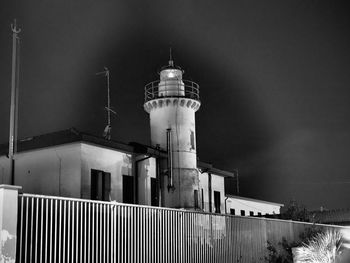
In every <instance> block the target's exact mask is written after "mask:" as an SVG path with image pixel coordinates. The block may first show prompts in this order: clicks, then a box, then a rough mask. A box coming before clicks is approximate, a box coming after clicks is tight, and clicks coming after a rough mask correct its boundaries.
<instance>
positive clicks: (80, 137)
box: [0, 128, 166, 156]
mask: <svg viewBox="0 0 350 263" xmlns="http://www.w3.org/2000/svg"><path fill="white" fill-rule="evenodd" d="M73 142H87V143H92V144H95V145H99V146H104V147H108V148H111V149H115V150H120V151H123V152H126V153H140V154H149V155H157V156H166V152H164V151H161V150H160V149H155V148H153V147H150V146H146V145H142V144H139V143H130V144H126V143H122V142H118V141H115V140H106V139H104V138H102V137H97V136H95V135H91V134H88V133H85V132H81V131H78V130H77V129H75V128H71V129H67V130H62V131H57V132H52V133H47V134H43V135H38V136H33V137H29V138H25V139H21V140H18V141H17V152H23V151H30V150H35V149H41V148H46V147H52V146H58V145H62V144H67V143H73ZM7 154H8V143H7V144H2V145H0V155H7Z"/></svg>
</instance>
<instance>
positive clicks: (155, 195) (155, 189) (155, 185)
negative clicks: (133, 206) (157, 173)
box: [151, 178, 159, 206]
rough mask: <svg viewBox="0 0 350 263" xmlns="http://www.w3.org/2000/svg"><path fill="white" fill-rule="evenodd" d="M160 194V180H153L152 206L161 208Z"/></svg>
mask: <svg viewBox="0 0 350 263" xmlns="http://www.w3.org/2000/svg"><path fill="white" fill-rule="evenodd" d="M158 193H159V192H158V180H157V179H156V178H151V206H159V202H158Z"/></svg>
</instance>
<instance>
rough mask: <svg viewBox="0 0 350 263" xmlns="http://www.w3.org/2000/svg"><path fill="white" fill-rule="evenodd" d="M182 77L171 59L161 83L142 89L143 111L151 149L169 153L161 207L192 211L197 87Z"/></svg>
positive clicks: (195, 189)
mask: <svg viewBox="0 0 350 263" xmlns="http://www.w3.org/2000/svg"><path fill="white" fill-rule="evenodd" d="M183 74H184V71H183V70H182V69H181V68H180V67H178V66H175V65H174V61H173V60H172V58H171V55H170V60H169V64H168V65H167V66H165V67H163V68H162V69H161V71H160V73H159V75H160V79H159V80H157V81H153V82H151V83H149V84H147V85H146V86H145V104H144V109H145V111H146V112H148V113H149V115H150V127H151V144H152V146H154V147H160V148H161V149H163V150H166V151H167V153H168V158H167V160H163V161H161V163H160V170H161V177H160V178H161V182H160V185H161V192H162V205H163V206H166V207H174V208H186V209H195V208H197V207H198V203H199V200H198V199H199V194H198V193H199V189H198V184H199V174H198V169H197V152H196V132H195V131H196V125H195V112H196V111H197V110H198V109H199V107H200V101H199V86H198V84H196V83H194V82H192V81H186V80H183V79H182V75H183Z"/></svg>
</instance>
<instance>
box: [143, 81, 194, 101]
mask: <svg viewBox="0 0 350 263" xmlns="http://www.w3.org/2000/svg"><path fill="white" fill-rule="evenodd" d="M175 83H176V84H175ZM182 83H183V84H182ZM182 83H181V82H180V81H173V80H170V81H162V83H161V84H160V81H159V80H156V81H152V82H150V83H148V84H147V85H146V86H145V102H147V101H150V100H154V99H159V98H168V97H184V98H188V99H193V100H197V101H199V85H198V84H197V83H195V82H193V81H190V80H182Z"/></svg>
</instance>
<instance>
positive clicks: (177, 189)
mask: <svg viewBox="0 0 350 263" xmlns="http://www.w3.org/2000/svg"><path fill="white" fill-rule="evenodd" d="M182 75H183V71H182V70H181V68H179V67H177V66H175V65H174V62H173V61H172V60H171V59H170V61H169V65H167V66H165V67H163V68H162V70H161V72H160V80H157V81H154V82H151V83H149V84H147V85H146V86H145V103H144V109H145V111H146V112H148V113H149V115H150V128H151V146H145V145H141V144H137V143H131V144H125V143H120V142H116V141H113V140H107V139H104V138H101V137H96V136H93V135H89V134H86V133H83V132H80V131H77V130H76V129H69V130H64V131H60V132H55V133H50V134H45V135H41V136H35V137H32V138H27V139H24V140H21V141H19V142H18V153H17V154H16V155H15V158H14V159H15V169H14V171H15V172H14V184H15V185H19V186H22V189H23V192H26V193H34V194H44V195H57V196H65V197H76V198H86V199H92V200H104V201H112V200H113V201H117V202H124V203H135V204H142V205H152V206H163V207H173V208H183V209H195V210H201V211H205V212H215V213H225V209H226V211H227V209H237V210H239V209H240V207H241V206H237V208H233V207H236V205H239V203H237V202H236V201H234V200H232V201H227V200H226V202H225V186H224V178H225V177H233V176H234V174H233V173H232V172H228V171H223V170H219V169H216V168H214V167H213V166H212V165H211V164H207V163H203V162H199V161H198V160H197V153H196V149H197V147H196V131H195V112H196V111H197V110H198V109H199V107H200V105H201V103H200V101H199V86H198V84H196V83H194V82H192V81H186V80H183V79H182ZM4 146H5V147H3V149H0V151H1V152H0V153H1V154H2V155H1V156H0V183H2V184H10V183H11V176H10V163H9V159H8V158H7V157H6V153H7V146H6V145H4ZM230 202H231V203H230ZM227 205H230V207H229V208H228V207H226V206H227ZM242 209H243V208H242ZM246 210H247V211H248V210H249V209H246ZM258 210H259V209H258ZM258 210H256V211H258ZM229 211H230V210H229ZM249 211H250V210H249ZM256 211H255V210H254V212H256ZM259 211H260V210H259ZM261 211H264V210H263V209H261ZM269 211H270V210H269ZM274 211H275V210H274ZM276 211H277V210H276ZM256 213H258V212H256Z"/></svg>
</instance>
